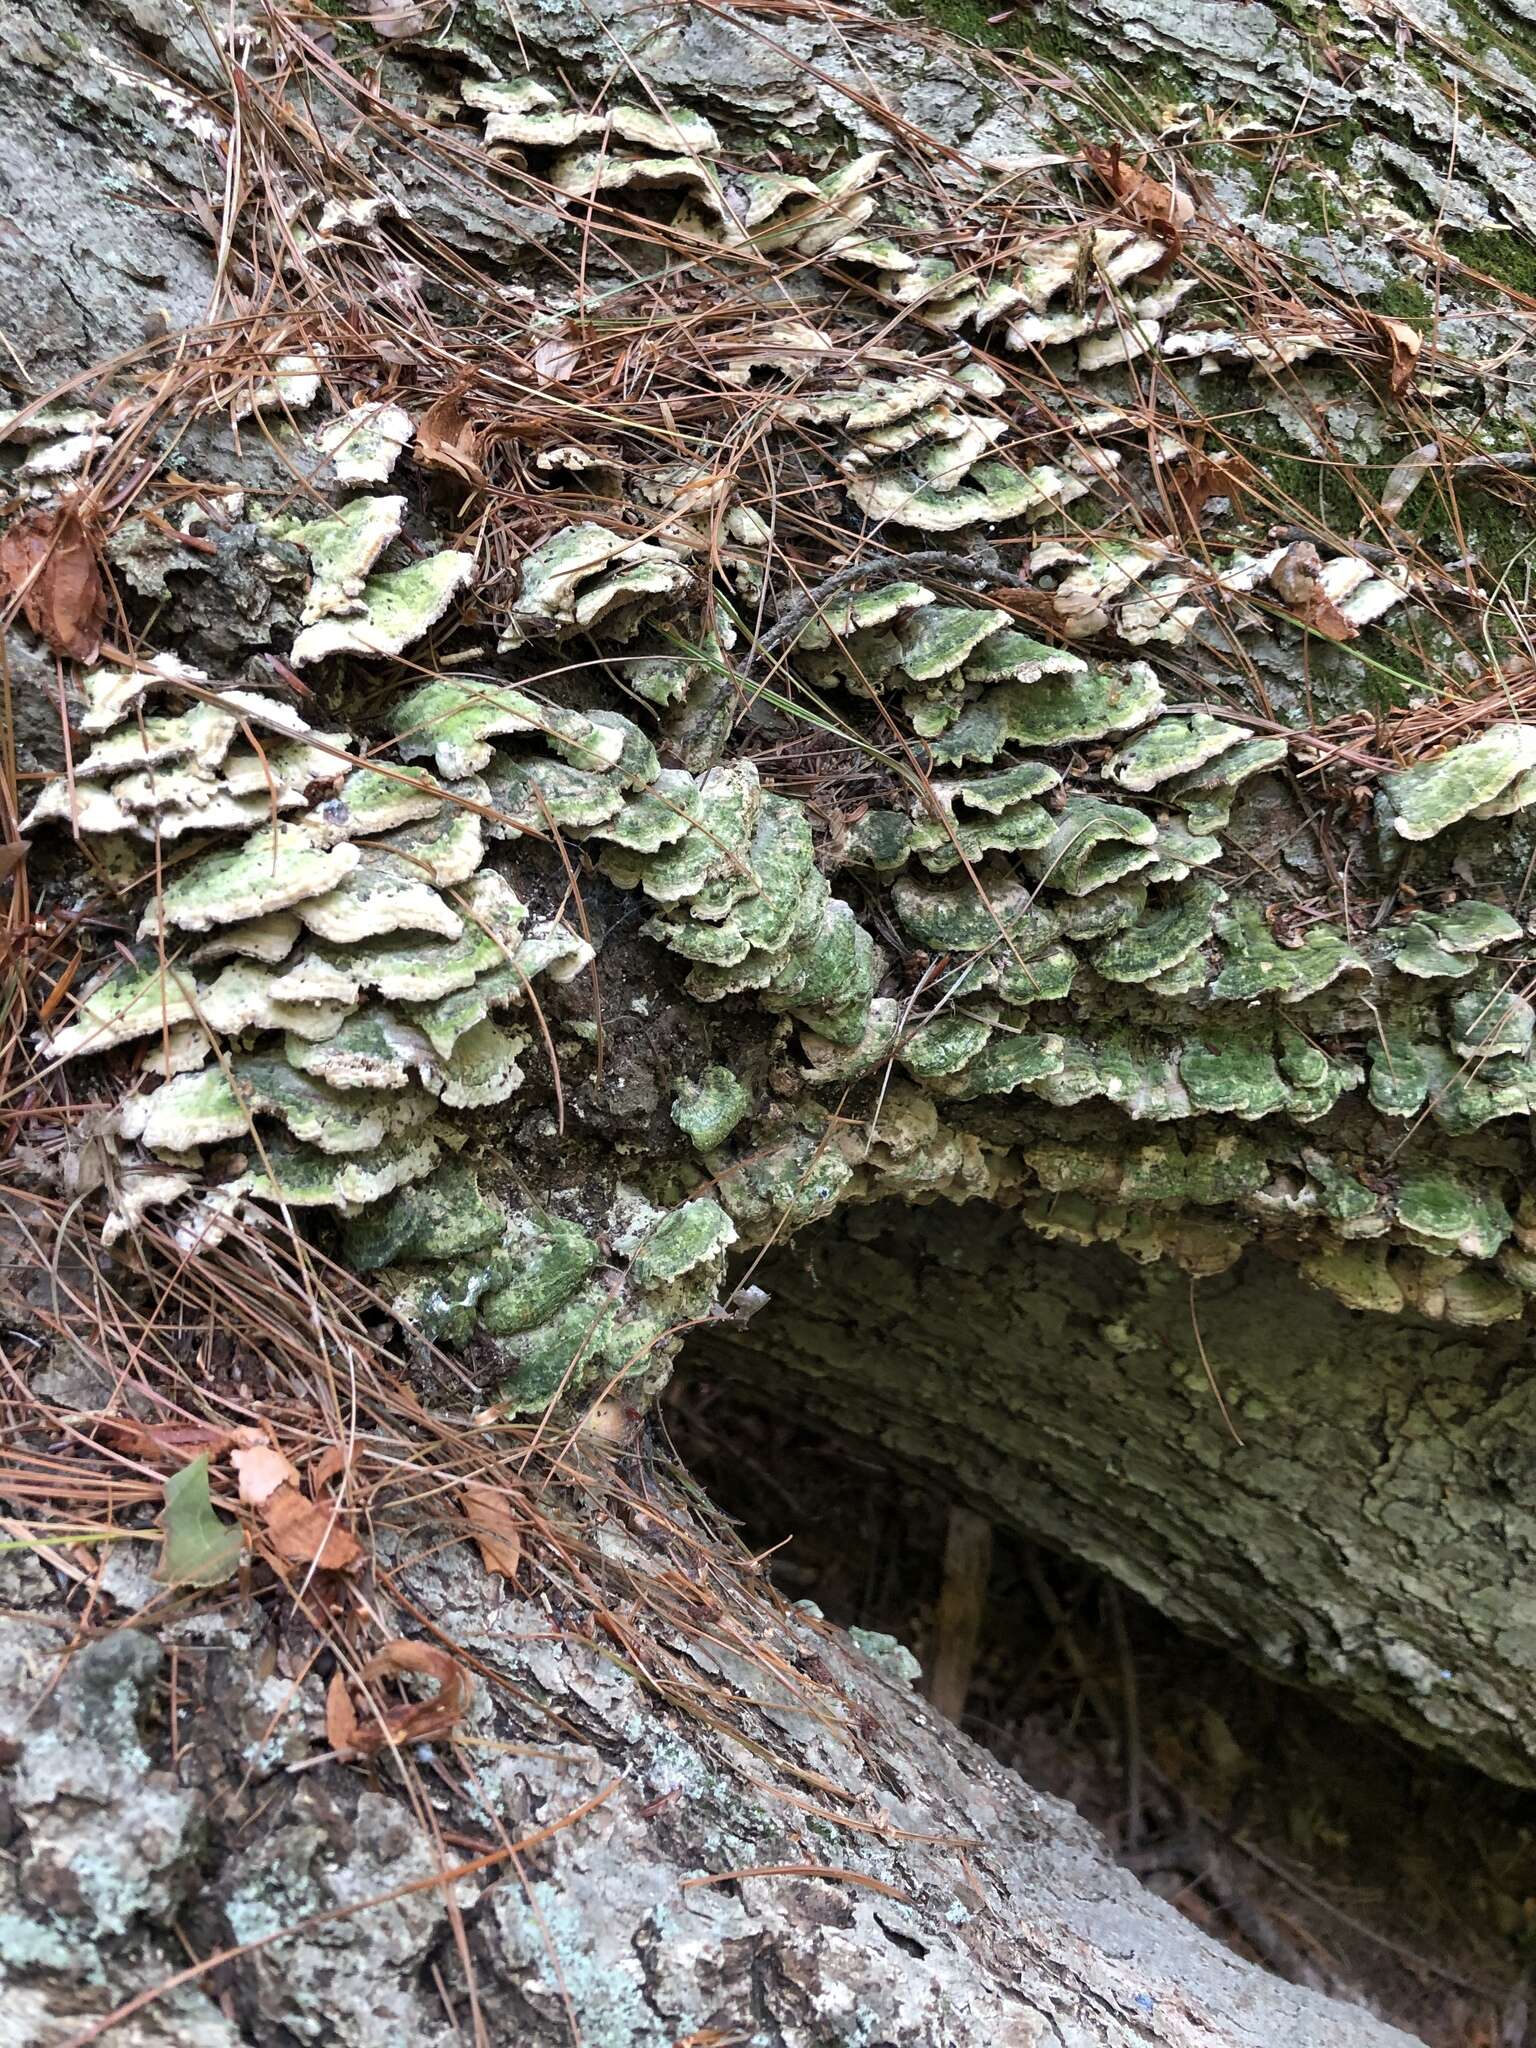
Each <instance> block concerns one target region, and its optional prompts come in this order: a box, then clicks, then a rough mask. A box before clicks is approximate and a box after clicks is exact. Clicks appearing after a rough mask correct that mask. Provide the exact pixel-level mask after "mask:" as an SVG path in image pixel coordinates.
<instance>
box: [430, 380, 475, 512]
mask: <svg viewBox="0 0 1536 2048" xmlns="http://www.w3.org/2000/svg"><path fill="white" fill-rule="evenodd" d="M416 460H417V461H418V462H419V463H420V464H421V465H422V467H423V468H425V469H442V470H446V471H447V472H448V474H449V475H450V476H456V477H457V478H458V479H459V481H460V482H461V483H466V484H468V485H470V486H471V488H472V489H474V490H480V489H482V488H483V487H484V484H485V471H484V470H483V469H482V468H481V466H480V436H479V433H478V431H477V430H476V427H475V424H474V422H473V421H472V420H471V419H470V418H469V417H468V416H467V414H466V413H465V411H464V405H463V401H462V399H461V398H460V397H459V395H458V393H457V392H456V391H446V392H444V394H443V396H442V397H441V398H439V399H435V400H434V401H433V403H432V404H431V405H429V406H428V407H427V409H426V411H425V412H424V413H423V414H422V416H421V418H420V420H418V422H417V424H416Z"/></svg>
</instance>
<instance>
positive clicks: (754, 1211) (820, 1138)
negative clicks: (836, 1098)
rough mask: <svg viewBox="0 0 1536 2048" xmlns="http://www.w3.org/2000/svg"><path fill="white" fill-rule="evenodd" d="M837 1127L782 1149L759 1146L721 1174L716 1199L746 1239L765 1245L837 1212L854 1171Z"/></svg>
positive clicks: (806, 1134)
mask: <svg viewBox="0 0 1536 2048" xmlns="http://www.w3.org/2000/svg"><path fill="white" fill-rule="evenodd" d="M833 1139H834V1133H833V1130H832V1127H831V1126H830V1125H827V1126H825V1127H823V1128H820V1129H813V1130H805V1131H796V1132H794V1133H793V1134H792V1135H791V1136H790V1137H789V1138H787V1139H785V1140H783V1141H781V1142H780V1143H778V1144H764V1145H754V1146H753V1147H752V1148H751V1149H750V1150H749V1151H748V1152H747V1154H746V1156H745V1157H744V1158H742V1159H740V1160H738V1161H735V1162H733V1163H732V1164H731V1165H729V1166H728V1167H726V1168H725V1169H724V1170H723V1171H721V1172H719V1174H718V1177H717V1185H716V1188H715V1193H716V1196H717V1197H718V1199H719V1200H720V1201H721V1202H722V1203H723V1204H724V1206H725V1208H726V1210H727V1212H728V1213H729V1215H730V1216H731V1218H732V1220H733V1222H735V1224H736V1225H737V1227H738V1228H739V1229H740V1230H741V1231H742V1232H743V1234H744V1235H746V1236H748V1237H750V1238H753V1239H756V1240H759V1241H761V1240H762V1239H763V1238H765V1237H767V1236H768V1235H769V1234H770V1233H771V1232H773V1231H774V1230H776V1229H779V1230H798V1229H799V1228H801V1227H802V1225H804V1224H807V1223H810V1222H813V1221H814V1220H815V1218H816V1217H818V1216H825V1215H826V1214H827V1212H828V1211H829V1210H830V1209H833V1208H835V1207H836V1206H837V1203H838V1200H839V1199H840V1197H841V1196H842V1194H843V1191H844V1190H845V1189H846V1187H847V1186H848V1183H849V1181H850V1180H851V1179H852V1178H853V1169H852V1167H851V1166H850V1165H849V1164H848V1162H847V1160H846V1159H845V1158H844V1157H843V1154H842V1152H841V1151H840V1149H839V1148H838V1146H837V1145H836V1144H835V1143H834V1142H833Z"/></svg>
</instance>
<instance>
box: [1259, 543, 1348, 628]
mask: <svg viewBox="0 0 1536 2048" xmlns="http://www.w3.org/2000/svg"><path fill="white" fill-rule="evenodd" d="M1322 569H1323V564H1322V558H1321V556H1320V555H1319V554H1318V552H1317V549H1316V548H1315V547H1313V545H1312V543H1311V541H1309V540H1298V541H1296V542H1294V543H1293V544H1292V545H1291V546H1290V547H1288V548H1287V549H1286V551H1285V553H1284V554H1283V555H1282V556H1281V557H1280V560H1279V561H1278V562H1277V563H1276V564H1275V566H1274V568H1273V569H1272V570H1271V571H1270V575H1269V580H1270V583H1271V584H1272V585H1273V586H1274V588H1275V590H1276V591H1278V593H1279V595H1280V598H1281V600H1282V602H1283V603H1284V604H1285V606H1286V609H1287V610H1288V611H1289V612H1290V613H1291V614H1292V616H1293V617H1294V618H1295V619H1296V620H1297V622H1298V623H1299V624H1300V625H1303V626H1307V627H1309V628H1310V629H1311V631H1312V632H1314V633H1320V634H1321V635H1322V636H1323V638H1324V639H1325V640H1358V639H1359V637H1360V628H1359V627H1358V626H1357V625H1355V623H1354V622H1353V620H1351V619H1346V618H1345V616H1344V614H1343V613H1342V612H1341V611H1340V610H1339V608H1338V606H1337V605H1336V604H1335V603H1334V601H1333V599H1332V598H1331V597H1330V596H1329V595H1328V593H1327V591H1325V590H1324V589H1323V588H1322V585H1321V584H1320V583H1319V581H1318V578H1319V577H1320V576H1321V574H1322Z"/></svg>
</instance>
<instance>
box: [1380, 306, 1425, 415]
mask: <svg viewBox="0 0 1536 2048" xmlns="http://www.w3.org/2000/svg"><path fill="white" fill-rule="evenodd" d="M1366 317H1367V318H1368V319H1369V321H1370V324H1371V327H1372V329H1373V330H1374V332H1375V333H1376V334H1377V335H1378V336H1379V337H1380V338H1381V340H1383V341H1384V342H1385V343H1386V346H1387V389H1388V390H1389V391H1390V392H1391V393H1392V396H1393V397H1394V398H1401V397H1402V395H1403V393H1404V392H1405V391H1406V390H1407V389H1408V386H1409V385H1410V384H1411V383H1412V382H1413V379H1414V376H1415V373H1416V372H1417V370H1418V367H1419V352H1420V350H1421V349H1422V348H1423V346H1424V337H1423V335H1422V334H1420V332H1419V330H1418V329H1417V327H1412V326H1410V325H1409V323H1408V322H1407V321H1406V320H1393V319H1390V318H1389V317H1388V316H1387V315H1386V314H1385V313H1371V314H1368V315H1367V316H1366Z"/></svg>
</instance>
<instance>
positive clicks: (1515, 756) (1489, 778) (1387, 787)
mask: <svg viewBox="0 0 1536 2048" xmlns="http://www.w3.org/2000/svg"><path fill="white" fill-rule="evenodd" d="M1532 767H1536V726H1524V725H1494V726H1490V727H1489V729H1488V731H1487V732H1485V733H1484V734H1483V736H1482V737H1481V738H1480V739H1475V740H1469V741H1468V742H1467V743H1466V745H1465V746H1460V747H1453V748H1452V749H1451V751H1450V752H1449V753H1448V754H1442V755H1440V756H1439V758H1438V759H1437V760H1434V761H1423V762H1420V763H1419V764H1418V765H1417V766H1416V767H1413V768H1404V769H1401V770H1400V771H1399V772H1398V773H1397V774H1395V775H1384V776H1383V777H1382V779H1381V793H1382V799H1383V801H1384V803H1385V804H1386V807H1387V814H1388V816H1389V818H1390V819H1391V823H1392V828H1393V830H1394V831H1395V832H1397V833H1398V834H1399V835H1400V836H1401V837H1402V838H1404V839H1433V838H1434V837H1435V835H1436V834H1437V833H1439V832H1443V831H1445V830H1446V828H1447V826H1450V825H1455V824H1457V823H1459V822H1460V820H1461V819H1463V818H1469V817H1470V816H1471V815H1472V813H1473V812H1474V811H1476V810H1478V809H1479V808H1480V807H1481V806H1482V805H1484V804H1488V803H1492V802H1493V801H1494V799H1495V798H1497V797H1498V796H1499V795H1500V794H1501V792H1502V791H1503V790H1505V789H1506V788H1507V787H1508V786H1509V784H1510V783H1511V782H1513V781H1514V780H1515V778H1516V777H1517V776H1519V775H1522V774H1523V773H1524V772H1525V771H1526V770H1527V769H1529V768H1532Z"/></svg>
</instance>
